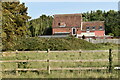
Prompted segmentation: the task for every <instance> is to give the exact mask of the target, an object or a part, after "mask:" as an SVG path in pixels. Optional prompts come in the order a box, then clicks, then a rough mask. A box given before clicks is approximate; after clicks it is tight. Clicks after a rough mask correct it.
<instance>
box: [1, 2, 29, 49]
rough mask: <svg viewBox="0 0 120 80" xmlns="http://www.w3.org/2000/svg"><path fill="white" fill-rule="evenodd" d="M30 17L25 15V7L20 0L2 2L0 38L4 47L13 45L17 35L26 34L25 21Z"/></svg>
mask: <svg viewBox="0 0 120 80" xmlns="http://www.w3.org/2000/svg"><path fill="white" fill-rule="evenodd" d="M28 19H30V17H29V16H27V7H25V4H24V3H22V4H20V2H2V23H3V24H2V39H3V45H4V44H5V43H6V44H8V45H7V46H6V47H12V46H13V45H14V42H13V40H14V39H17V37H22V36H26V35H27V34H28V32H27V27H26V22H27V21H28Z"/></svg>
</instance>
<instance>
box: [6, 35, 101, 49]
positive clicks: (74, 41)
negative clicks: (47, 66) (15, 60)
mask: <svg viewBox="0 0 120 80" xmlns="http://www.w3.org/2000/svg"><path fill="white" fill-rule="evenodd" d="M14 43H15V44H16V45H15V46H11V47H9V48H8V47H7V48H6V46H5V45H4V50H23V51H24V50H27V51H28V50H47V49H50V50H79V49H97V48H100V47H101V46H99V45H96V44H92V43H89V42H87V41H84V40H81V39H78V38H74V37H67V38H39V37H28V38H25V37H23V38H20V39H18V40H15V41H14ZM6 45H8V44H6Z"/></svg>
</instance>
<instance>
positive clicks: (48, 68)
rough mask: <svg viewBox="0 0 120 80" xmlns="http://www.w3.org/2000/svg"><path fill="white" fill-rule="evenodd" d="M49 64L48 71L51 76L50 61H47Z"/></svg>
mask: <svg viewBox="0 0 120 80" xmlns="http://www.w3.org/2000/svg"><path fill="white" fill-rule="evenodd" d="M47 62H48V66H47V70H48V74H50V60H47Z"/></svg>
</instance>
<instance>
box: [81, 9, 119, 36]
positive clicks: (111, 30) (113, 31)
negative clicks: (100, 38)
mask: <svg viewBox="0 0 120 80" xmlns="http://www.w3.org/2000/svg"><path fill="white" fill-rule="evenodd" d="M83 21H105V32H106V35H109V34H110V35H114V36H120V33H119V32H120V12H119V11H114V10H110V11H107V12H105V11H101V10H97V11H91V12H87V13H83Z"/></svg>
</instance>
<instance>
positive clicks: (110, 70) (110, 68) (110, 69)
mask: <svg viewBox="0 0 120 80" xmlns="http://www.w3.org/2000/svg"><path fill="white" fill-rule="evenodd" d="M109 72H110V73H111V72H112V49H109Z"/></svg>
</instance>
